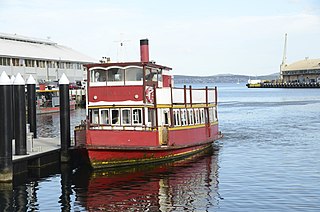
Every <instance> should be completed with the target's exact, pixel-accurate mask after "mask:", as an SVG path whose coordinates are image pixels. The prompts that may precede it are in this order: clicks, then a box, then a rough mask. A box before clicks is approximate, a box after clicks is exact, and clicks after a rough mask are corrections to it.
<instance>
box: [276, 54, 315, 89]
mask: <svg viewBox="0 0 320 212" xmlns="http://www.w3.org/2000/svg"><path fill="white" fill-rule="evenodd" d="M281 78H282V82H284V83H320V59H309V58H307V57H306V58H305V59H304V60H300V61H297V62H294V63H292V64H288V65H287V64H284V65H283V64H282V65H281Z"/></svg>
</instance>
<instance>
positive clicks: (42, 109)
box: [36, 86, 76, 114]
mask: <svg viewBox="0 0 320 212" xmlns="http://www.w3.org/2000/svg"><path fill="white" fill-rule="evenodd" d="M75 108H76V101H75V100H74V99H72V98H70V110H74V109H75ZM59 111H60V102H59V89H57V88H52V89H46V88H45V87H44V86H40V87H39V89H38V90H36V113H37V114H48V113H57V112H59Z"/></svg>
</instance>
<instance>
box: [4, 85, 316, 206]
mask: <svg viewBox="0 0 320 212" xmlns="http://www.w3.org/2000/svg"><path fill="white" fill-rule="evenodd" d="M194 86H195V87H197V86H198V85H194ZM217 86H218V93H219V98H218V101H219V108H218V112H219V121H220V130H221V131H222V132H223V134H224V138H223V139H221V140H220V141H219V143H218V144H217V145H218V146H219V150H218V151H215V152H208V153H206V154H204V155H201V156H199V157H193V158H188V159H186V160H183V161H178V162H175V163H166V164H159V165H153V166H144V167H134V168H130V169H121V170H119V169H115V170H102V171H100V172H90V171H89V170H87V169H78V170H72V169H70V168H69V167H68V166H53V167H50V168H49V169H48V170H41V171H40V170H34V171H33V172H31V173H29V175H28V176H26V177H23V178H22V179H19V180H15V181H16V182H15V184H14V186H13V188H8V187H6V186H1V189H0V206H1V207H0V211H320V204H319V203H320V193H319V189H320V154H319V152H320V143H319V140H320V139H319V138H320V130H319V129H320V121H319V120H320V110H319V108H320V90H319V89H272V88H268V89H248V88H246V87H245V85H244V84H240V85H238V84H218V85H217ZM84 113H85V111H84V110H81V109H78V110H76V111H74V112H71V122H72V125H73V126H74V125H75V124H78V123H80V120H81V119H83V117H84ZM38 128H39V131H38V133H39V136H49V137H54V136H57V134H58V133H59V114H51V115H44V116H39V117H38ZM72 128H73V127H72Z"/></svg>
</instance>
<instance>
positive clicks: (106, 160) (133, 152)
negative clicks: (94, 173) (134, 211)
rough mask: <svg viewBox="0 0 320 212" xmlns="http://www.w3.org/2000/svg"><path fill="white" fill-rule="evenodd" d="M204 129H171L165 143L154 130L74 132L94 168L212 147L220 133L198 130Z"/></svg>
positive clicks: (149, 160) (163, 158)
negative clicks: (160, 142)
mask: <svg viewBox="0 0 320 212" xmlns="http://www.w3.org/2000/svg"><path fill="white" fill-rule="evenodd" d="M206 129H207V128H206V127H200V128H196V129H184V130H172V131H170V132H169V136H168V137H169V141H168V145H159V139H158V132H157V131H112V130H87V131H86V130H78V131H76V134H75V136H76V138H82V139H76V140H77V144H76V146H77V147H76V149H77V150H78V151H79V152H81V156H82V157H87V158H88V159H89V162H90V165H91V166H92V167H93V168H109V167H118V166H129V165H137V164H145V163H155V162H161V161H166V160H174V159H178V158H182V157H187V156H190V155H193V154H196V153H199V152H201V151H204V150H205V149H208V148H212V143H213V142H214V141H215V140H217V139H219V138H220V136H219V135H218V133H215V134H213V135H214V136H211V137H209V136H206V134H205V133H203V134H199V133H201V132H205V131H206ZM217 130H218V126H217V125H213V126H211V131H213V132H217ZM191 135H194V136H191ZM195 136H196V137H195ZM105 144H108V145H105ZM138 145H139V146H138Z"/></svg>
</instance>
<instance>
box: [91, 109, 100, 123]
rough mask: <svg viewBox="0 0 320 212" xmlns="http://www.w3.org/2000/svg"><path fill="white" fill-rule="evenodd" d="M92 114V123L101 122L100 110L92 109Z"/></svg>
mask: <svg viewBox="0 0 320 212" xmlns="http://www.w3.org/2000/svg"><path fill="white" fill-rule="evenodd" d="M91 115H92V118H91V123H92V124H99V110H92V113H91Z"/></svg>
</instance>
